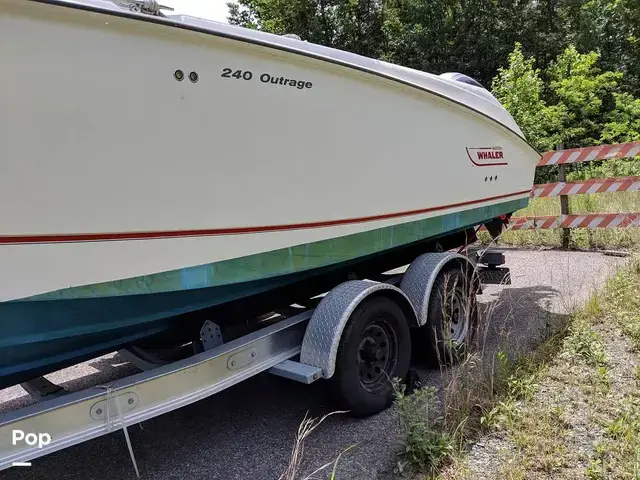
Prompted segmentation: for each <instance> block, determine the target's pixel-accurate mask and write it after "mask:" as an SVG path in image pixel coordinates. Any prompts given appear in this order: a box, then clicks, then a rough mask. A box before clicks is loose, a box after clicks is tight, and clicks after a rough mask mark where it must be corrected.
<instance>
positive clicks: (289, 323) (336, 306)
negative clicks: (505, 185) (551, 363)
mask: <svg viewBox="0 0 640 480" xmlns="http://www.w3.org/2000/svg"><path fill="white" fill-rule="evenodd" d="M502 264H504V255H503V253H502V252H495V251H494V252H489V251H485V252H482V251H476V252H471V253H467V255H462V254H460V253H452V252H441V253H425V254H422V255H420V256H419V257H417V258H416V259H415V260H414V261H413V262H412V263H411V264H410V266H409V267H408V269H407V270H406V272H405V273H404V274H399V275H389V276H387V277H385V278H384V279H383V280H381V281H372V280H350V281H347V282H344V283H342V284H340V285H338V286H336V287H335V288H333V289H332V290H331V291H329V292H328V293H327V294H326V295H324V296H323V297H322V298H321V300H320V301H319V304H318V305H317V306H316V307H315V308H309V309H298V310H297V311H296V309H293V312H292V314H291V315H290V316H287V315H286V314H281V315H280V316H279V317H278V318H277V320H278V321H276V322H275V323H271V324H269V325H268V326H266V327H264V328H260V329H259V330H257V331H254V332H252V333H249V334H247V335H244V336H242V337H239V338H236V339H234V340H231V341H229V342H223V339H222V335H221V333H220V329H219V328H218V326H217V325H216V324H215V323H213V322H211V321H206V322H204V325H203V327H202V329H201V332H200V334H201V343H200V344H201V350H202V351H201V352H200V353H197V354H194V355H192V356H189V357H187V358H184V359H181V360H178V361H175V362H171V363H168V364H164V365H158V364H155V363H153V362H152V361H147V360H144V359H142V358H140V357H137V356H136V355H135V354H133V353H132V352H131V351H128V352H122V355H123V356H124V357H125V358H126V359H128V360H130V361H131V362H132V363H134V364H135V365H136V366H137V367H138V368H140V369H141V370H143V371H142V372H140V373H137V374H134V375H132V376H129V377H126V378H122V379H120V380H117V381H115V382H113V383H112V384H110V385H100V386H95V387H92V388H88V389H86V390H83V391H79V392H74V393H67V392H66V391H65V390H64V389H62V388H61V387H58V386H56V385H53V384H52V383H51V382H49V381H48V380H46V379H44V378H42V377H41V378H39V379H35V380H33V381H30V382H27V384H22V386H23V388H25V390H27V392H28V393H29V394H30V395H31V396H32V397H34V398H35V399H36V400H38V403H36V404H34V405H31V406H28V407H24V408H21V409H18V410H15V411H11V412H8V413H4V414H2V415H0V470H3V469H6V468H10V467H12V466H16V465H20V464H24V462H28V461H30V460H33V459H36V458H38V457H41V456H44V455H47V454H49V453H52V452H55V451H57V450H61V449H64V448H66V447H69V446H72V445H76V444H79V443H82V442H85V441H87V440H90V439H92V438H96V437H99V436H101V435H105V434H107V433H110V432H112V431H115V430H119V429H122V430H123V431H124V434H125V437H126V440H127V443H128V445H129V451H130V453H131V458H132V460H133V464H134V467H135V469H136V473H138V469H137V465H136V463H135V457H134V456H133V450H132V449H131V445H130V442H129V437H128V432H127V427H128V426H131V425H134V424H137V423H140V422H143V421H145V420H148V419H151V418H153V417H156V416H158V415H162V414H163V413H167V412H170V411H172V410H175V409H177V408H180V407H182V406H185V405H188V404H191V403H194V402H196V401H198V400H201V399H203V398H206V397H208V396H210V395H213V394H215V393H217V392H220V391H221V390H224V389H226V388H228V387H230V386H232V385H235V384H237V383H239V382H241V381H243V380H245V379H247V378H249V377H252V376H254V375H257V374H259V373H261V372H265V371H267V372H269V373H271V374H273V375H278V376H281V377H285V378H288V379H291V380H295V381H297V382H302V383H305V384H310V383H313V382H315V381H317V380H319V379H327V380H329V381H331V382H332V383H333V386H334V390H335V391H336V394H337V397H338V398H340V400H341V402H340V403H341V405H343V406H346V407H347V408H348V409H349V410H350V412H351V413H352V414H354V415H356V416H366V415H370V414H373V413H376V412H378V411H380V410H382V409H384V408H386V407H388V406H389V405H390V404H391V402H392V401H393V395H392V394H393V392H392V391H390V388H391V387H390V385H388V386H386V387H385V389H383V390H382V393H380V385H381V384H380V382H381V381H382V382H386V383H387V384H389V383H390V382H389V381H388V379H386V380H385V379H384V378H383V379H382V380H381V379H380V377H381V376H382V374H384V373H385V371H382V372H381V371H380V370H381V368H380V366H381V365H383V364H385V365H389V364H388V363H385V362H390V361H392V360H393V361H394V362H395V363H394V365H395V370H394V369H392V370H393V371H395V372H398V373H399V374H400V375H399V376H402V377H404V376H406V374H407V370H408V368H409V360H410V356H411V355H410V353H407V352H404V353H403V352H402V351H399V352H395V353H394V352H392V351H391V350H390V348H389V344H390V343H393V344H394V345H396V347H400V349H404V350H407V351H409V350H410V349H411V342H409V343H407V341H408V340H407V338H408V337H407V335H408V332H409V331H410V332H411V333H410V336H411V338H412V339H413V340H415V338H414V337H418V338H420V339H421V341H426V342H427V343H429V342H430V340H429V338H428V337H431V338H432V339H435V343H433V342H432V347H434V348H436V349H437V350H438V352H436V353H439V354H440V355H451V354H454V355H455V352H454V351H453V350H450V349H451V348H454V347H455V345H454V343H455V341H458V343H460V344H466V343H468V341H469V339H470V338H471V336H472V331H473V327H474V325H472V324H471V323H472V322H473V321H474V319H473V318H472V313H473V311H475V308H477V306H476V302H475V293H476V292H478V291H480V288H481V284H483V283H493V284H500V283H502V284H505V283H506V284H508V283H510V278H509V271H508V269H507V268H504V267H500V265H502ZM446 275H449V276H454V277H455V276H456V275H458V277H459V276H460V275H463V276H464V278H466V279H467V280H468V281H469V283H468V285H475V287H474V289H473V290H469V291H470V292H471V294H470V296H469V297H468V298H469V299H470V303H469V304H468V305H470V306H471V307H472V308H471V309H467V310H468V311H467V312H466V314H465V317H466V318H465V319H462V320H460V319H459V320H458V321H459V322H461V324H462V327H460V328H462V330H460V328H459V327H458V326H457V325H455V326H454V323H455V321H454V320H451V319H449V320H448V324H447V326H451V335H450V337H452V338H451V339H452V340H454V342H453V343H452V342H449V343H447V342H445V341H444V340H443V339H444V337H446V336H447V335H446V333H447V332H448V329H447V328H443V327H444V326H445V325H444V324H443V320H444V317H445V316H444V315H442V314H439V313H437V312H442V311H443V308H441V307H442V305H440V306H438V305H435V304H434V303H433V302H434V301H435V300H437V299H438V298H439V297H438V291H439V290H438V289H439V288H440V289H441V288H442V286H443V285H446V284H447V283H446V279H445V278H444V277H445V276H446ZM452 292H453V293H452V297H451V305H453V307H452V308H453V310H455V308H456V307H455V305H456V303H455V302H458V303H457V305H458V307H460V306H461V304H463V303H464V302H465V298H463V297H460V296H458V297H456V294H455V287H454V288H453V289H452ZM448 304H449V303H447V305H448ZM462 306H464V305H462ZM371 311H374V312H378V314H380V313H381V312H382V313H384V312H387V314H388V316H389V318H392V319H393V318H395V320H394V321H390V322H387V323H386V324H378V323H376V322H371V321H369V322H367V320H366V319H367V315H368V313H367V312H371ZM434 312H435V313H434ZM276 315H278V314H276ZM280 317H281V318H280ZM363 319H364V320H363ZM394 322H395V324H394ZM452 322H453V323H452ZM454 327H455V328H454ZM465 328H466V330H465ZM438 335H440V336H442V337H443V338H435V337H438ZM456 335H458V337H460V335H462V337H460V338H457V339H456V338H453V337H455V336H456ZM394 342H395V343H394ZM405 347H406V348H405ZM448 349H449V350H448ZM432 350H433V348H432ZM431 353H434V352H433V351H432V352H431ZM393 355H395V357H396V358H395V359H391V358H390V357H392V356H393ZM441 360H442V359H441ZM354 362H356V363H354ZM354 365H355V366H357V367H358V368H354ZM376 382H377V383H376Z"/></svg>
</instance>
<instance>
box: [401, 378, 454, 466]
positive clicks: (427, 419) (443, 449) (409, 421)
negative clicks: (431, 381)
mask: <svg viewBox="0 0 640 480" xmlns="http://www.w3.org/2000/svg"><path fill="white" fill-rule="evenodd" d="M394 388H395V392H396V398H395V404H396V406H397V408H398V418H399V422H400V433H401V439H402V440H401V443H402V451H401V452H400V454H401V457H402V460H401V461H400V462H399V464H398V467H399V469H400V470H401V471H402V470H404V469H405V467H406V466H407V465H410V466H411V467H413V468H418V469H420V470H421V471H424V472H428V473H430V474H433V473H434V472H436V471H437V470H438V469H439V468H440V467H441V466H442V465H443V464H444V463H445V462H447V461H448V460H450V459H451V458H452V455H453V453H454V438H453V436H452V435H451V434H450V433H449V432H447V431H446V429H445V428H443V427H444V417H442V416H441V414H440V412H439V410H440V409H439V405H438V399H437V397H436V390H435V388H433V387H423V388H420V389H418V390H416V391H415V392H414V393H413V394H411V395H408V394H406V390H405V385H403V384H401V383H399V382H397V381H396V382H395V383H394Z"/></svg>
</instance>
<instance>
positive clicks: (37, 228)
mask: <svg viewBox="0 0 640 480" xmlns="http://www.w3.org/2000/svg"><path fill="white" fill-rule="evenodd" d="M219 28H220V29H222V28H223V27H219ZM224 28H229V27H224ZM236 30H238V29H236ZM284 42H285V43H286V42H289V43H291V42H295V41H294V40H289V39H286V40H284ZM299 43H301V42H299ZM0 58H1V59H2V64H3V71H4V72H8V73H6V74H3V75H2V77H1V79H0V137H1V139H0V164H1V167H2V169H1V171H2V174H1V175H0V265H2V268H0V301H7V300H13V299H19V298H25V297H29V296H31V295H36V294H41V293H46V292H52V291H56V290H59V289H63V288H67V287H73V286H82V285H91V284H95V283H101V282H110V281H114V280H119V279H124V278H131V277H139V276H144V275H149V274H154V273H159V272H166V271H170V270H175V269H181V268H185V267H190V266H195V265H204V264H211V263H216V262H220V261H223V260H228V259H233V258H239V257H244V256H247V255H253V254H256V253H260V252H270V251H273V250H277V249H282V248H287V247H292V246H295V245H302V244H310V243H313V242H318V241H322V240H326V239H331V238H337V237H343V236H346V235H350V234H356V233H360V232H364V231H370V230H376V229H380V228H384V227H388V226H393V225H400V224H405V223H408V222H414V221H418V220H421V219H425V218H430V217H433V216H442V215H447V214H451V213H455V212H460V211H465V210H468V209H469V208H477V207H482V206H487V205H495V204H498V203H503V202H506V201H511V200H518V199H524V198H527V197H528V192H529V190H530V189H531V187H532V181H533V175H534V168H535V164H536V162H537V160H538V158H539V157H538V155H537V153H536V152H535V151H534V150H533V149H531V148H530V147H528V146H527V145H526V143H525V142H524V140H523V139H522V138H521V137H520V136H519V135H518V134H517V133H518V131H515V132H514V131H512V130H517V127H515V126H514V127H513V128H511V129H510V128H508V127H509V125H507V126H505V125H500V124H499V123H498V122H495V121H492V120H491V119H488V118H487V117H486V116H485V115H483V114H482V111H481V110H482V108H479V109H476V110H479V111H474V110H471V109H470V108H467V107H465V106H462V105H459V104H457V103H454V101H451V100H448V99H445V98H443V97H442V96H441V95H436V94H434V93H429V92H427V91H424V89H423V90H421V89H418V88H415V87H413V86H409V85H408V84H406V82H405V83H401V82H400V81H397V80H394V79H392V78H387V77H385V76H379V75H374V74H372V73H369V72H367V71H362V69H360V70H358V69H356V68H350V67H349V66H345V65H340V64H338V63H330V62H328V61H324V60H321V59H318V58H313V56H305V55H302V54H299V53H294V52H290V51H285V50H282V49H276V48H272V47H268V46H261V45H257V44H255V43H249V42H244V41H241V40H238V39H230V38H224V37H223V36H219V35H216V34H215V32H214V33H203V32H197V31H192V30H188V29H184V28H174V27H172V26H170V25H164V24H156V23H151V22H145V21H139V20H136V19H132V18H126V17H121V16H114V15H109V14H106V13H96V12H88V11H83V10H80V9H75V8H67V7H63V6H59V5H47V4H42V3H36V2H25V1H22V0H20V1H17V0H8V1H5V2H3V3H2V4H1V5H0ZM225 69H230V70H231V73H230V76H229V77H228V78H227V77H224V76H223V74H224V73H225ZM176 70H181V71H182V72H183V73H184V75H185V78H184V79H183V80H182V81H178V80H176V78H175V76H174V72H175V71H176ZM238 71H240V75H239V76H240V78H234V77H233V76H232V75H233V73H235V72H238ZM190 72H196V73H197V75H198V81H197V82H195V83H194V82H192V81H190V79H189V78H188V76H189V73H190ZM245 72H251V74H250V75H249V74H247V73H245ZM265 75H269V80H268V81H266V82H264V81H261V77H262V80H264V79H266V78H267V77H266V76H265ZM236 76H238V75H237V74H236ZM249 76H250V77H251V78H250V79H248V80H247V79H245V78H247V77H249ZM271 77H274V78H277V79H280V77H282V78H283V80H282V83H284V79H287V80H291V79H293V80H295V81H296V82H295V83H294V85H293V86H291V85H284V84H280V81H278V83H277V84H272V83H271V81H270V78H271ZM425 81H427V80H425ZM429 81H433V82H434V85H435V87H434V89H437V88H448V87H447V85H446V84H443V85H444V87H443V86H442V85H439V84H437V85H436V83H437V82H438V81H437V80H429ZM288 83H289V82H287V84H288ZM301 85H302V87H301ZM467 94H468V92H465V91H461V93H460V95H461V98H462V97H463V96H464V95H467ZM465 98H466V97H465ZM454 100H455V99H454ZM477 101H478V102H479V104H480V103H481V102H482V99H479V100H477ZM487 102H488V101H487ZM489 103H490V102H488V103H487V105H485V107H486V108H487V109H489V110H491V109H494V110H495V108H496V107H495V105H493V106H492V105H489ZM481 107H482V105H481ZM501 115H503V117H504V112H503V113H502V114H501ZM504 118H507V119H508V118H510V117H508V115H506V117H504ZM507 121H508V120H507ZM489 147H499V149H495V150H494V149H492V148H489ZM474 149H479V150H474Z"/></svg>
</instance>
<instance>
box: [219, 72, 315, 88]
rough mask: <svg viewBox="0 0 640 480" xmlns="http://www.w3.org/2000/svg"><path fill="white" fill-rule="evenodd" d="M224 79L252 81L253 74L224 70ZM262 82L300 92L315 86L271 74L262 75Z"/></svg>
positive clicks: (222, 75) (303, 81)
mask: <svg viewBox="0 0 640 480" xmlns="http://www.w3.org/2000/svg"><path fill="white" fill-rule="evenodd" d="M220 76H221V77H224V78H235V79H237V80H247V81H248V80H251V79H253V73H252V72H251V71H249V70H236V71H235V72H234V71H233V69H231V68H223V69H222V74H221V75H220ZM260 81H261V82H262V83H268V84H271V85H283V86H287V87H296V88H297V89H298V90H303V89H307V88H309V89H310V88H312V87H313V84H312V83H311V82H307V81H305V80H295V79H293V78H285V77H275V76H272V75H271V74H269V73H263V74H262V75H260Z"/></svg>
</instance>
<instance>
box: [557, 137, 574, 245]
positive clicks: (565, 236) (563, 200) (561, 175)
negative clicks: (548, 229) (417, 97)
mask: <svg viewBox="0 0 640 480" xmlns="http://www.w3.org/2000/svg"><path fill="white" fill-rule="evenodd" d="M560 150H564V145H563V144H562V143H559V144H558V145H556V151H560ZM566 181H567V172H566V170H565V165H564V163H561V164H560V165H558V182H566ZM560 215H561V217H560V218H561V219H562V215H569V197H568V196H567V195H560ZM570 242H571V229H570V228H563V229H562V248H569V243H570Z"/></svg>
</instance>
